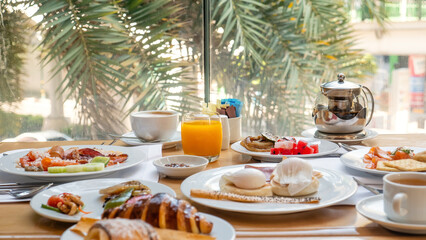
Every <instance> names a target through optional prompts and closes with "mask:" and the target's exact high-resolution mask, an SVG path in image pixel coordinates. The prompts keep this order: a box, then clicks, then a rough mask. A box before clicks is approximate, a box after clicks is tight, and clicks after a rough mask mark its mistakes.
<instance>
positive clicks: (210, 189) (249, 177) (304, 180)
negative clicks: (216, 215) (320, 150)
mask: <svg viewBox="0 0 426 240" xmlns="http://www.w3.org/2000/svg"><path fill="white" fill-rule="evenodd" d="M356 190H357V184H356V183H355V181H354V180H353V179H352V178H351V177H349V176H347V175H344V174H341V173H338V172H335V171H332V170H328V169H324V168H313V167H312V166H311V165H310V163H309V162H308V161H306V160H304V159H301V158H296V157H291V158H287V159H285V160H283V161H282V162H280V163H278V164H274V163H258V164H242V165H235V166H227V167H222V168H216V169H211V170H207V171H204V172H200V173H197V174H194V175H192V176H190V177H188V178H186V179H185V180H184V181H183V182H182V184H181V191H182V193H183V194H184V195H185V196H186V197H188V198H190V199H191V200H192V201H194V202H196V203H199V204H202V205H205V206H208V207H212V208H216V209H221V210H226V211H233V212H243V213H253V214H287V213H295V212H302V211H309V210H314V209H318V208H323V207H327V206H330V205H333V204H336V203H338V202H341V201H343V200H345V199H347V198H349V197H350V196H352V195H353V194H354V193H355V192H356Z"/></svg>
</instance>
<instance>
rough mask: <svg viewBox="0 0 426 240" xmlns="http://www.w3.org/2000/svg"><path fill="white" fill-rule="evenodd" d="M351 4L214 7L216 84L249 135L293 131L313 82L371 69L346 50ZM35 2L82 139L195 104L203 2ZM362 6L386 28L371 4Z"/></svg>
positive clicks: (310, 0) (46, 55) (226, 0)
mask: <svg viewBox="0 0 426 240" xmlns="http://www.w3.org/2000/svg"><path fill="white" fill-rule="evenodd" d="M348 2H351V1H334V0H300V1H299V0H297V1H296V0H285V1H282V0H263V1H258V0H211V4H212V5H211V6H212V11H213V12H212V16H213V20H214V21H213V22H212V24H213V27H212V29H213V31H212V49H213V51H212V62H213V64H212V71H211V72H212V78H213V81H214V82H215V83H217V85H218V86H219V88H224V89H225V92H226V94H227V95H228V96H230V97H236V98H239V99H242V100H243V102H244V104H245V105H244V106H245V113H244V116H245V118H244V119H245V126H246V129H256V130H258V129H262V128H268V129H270V130H273V131H277V132H281V133H287V134H295V133H298V132H300V131H301V130H302V128H303V127H305V126H306V125H308V124H309V122H310V121H309V117H308V116H309V115H310V108H311V105H312V102H313V96H314V95H315V93H316V91H317V90H318V85H319V83H321V82H323V81H328V80H333V79H334V76H335V75H336V73H337V72H345V73H346V74H347V76H348V77H349V78H351V77H352V78H363V77H365V76H366V74H368V73H369V72H371V71H370V67H371V66H372V61H371V59H368V58H365V57H364V56H363V55H362V54H361V53H360V52H359V51H357V50H354V49H352V47H353V42H354V37H353V36H352V31H351V27H350V21H349V20H350V19H349V15H348V6H349V5H348ZM31 3H32V4H34V5H36V6H38V8H39V9H38V11H37V13H36V14H35V15H39V16H43V20H42V21H41V22H40V23H39V25H38V30H40V31H41V32H42V35H43V41H42V43H41V45H40V47H41V49H43V58H42V60H43V63H44V64H47V63H50V62H54V63H55V66H56V67H55V69H54V71H55V72H54V74H61V73H63V76H62V82H61V86H60V88H59V89H58V91H60V93H61V94H63V95H64V96H65V97H66V98H74V99H76V100H77V105H76V106H78V110H79V112H80V114H81V119H82V120H81V124H82V125H85V126H93V128H92V129H91V130H90V129H88V130H87V131H86V133H85V134H91V135H92V136H94V135H96V134H95V133H99V132H117V133H120V132H122V131H123V128H124V126H123V125H122V124H119V123H120V122H121V121H120V120H122V119H123V118H124V117H125V116H126V114H127V113H129V112H130V111H132V110H135V109H158V108H172V109H175V110H178V111H182V112H184V111H188V110H192V109H194V108H197V107H198V106H199V103H200V98H199V97H198V86H197V85H198V84H199V82H198V81H197V79H198V75H199V72H200V66H199V64H200V59H201V52H202V47H203V44H202V41H201V39H202V38H201V36H202V28H201V26H202V24H201V22H202V21H201V19H202V11H201V10H202V5H201V1H193V0H148V1H141V0H90V1H89V0H32V1H31ZM363 4H364V5H365V6H367V9H368V10H369V11H370V12H371V14H370V15H371V16H373V17H376V19H377V20H378V21H379V22H380V23H383V20H384V17H383V15H382V14H381V13H380V11H379V6H378V5H376V1H374V0H363ZM0 45H1V43H0ZM0 80H1V79H0ZM18 82H19V81H18Z"/></svg>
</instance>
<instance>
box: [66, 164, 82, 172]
mask: <svg viewBox="0 0 426 240" xmlns="http://www.w3.org/2000/svg"><path fill="white" fill-rule="evenodd" d="M65 168H66V172H67V173H78V172H83V165H68V166H66V167H65Z"/></svg>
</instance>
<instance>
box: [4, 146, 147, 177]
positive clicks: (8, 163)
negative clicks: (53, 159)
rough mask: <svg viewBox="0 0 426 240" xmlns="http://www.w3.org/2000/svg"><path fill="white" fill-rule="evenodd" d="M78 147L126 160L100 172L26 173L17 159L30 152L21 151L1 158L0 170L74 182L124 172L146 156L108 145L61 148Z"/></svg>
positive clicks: (131, 149) (129, 149)
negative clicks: (115, 153) (120, 155)
mask: <svg viewBox="0 0 426 240" xmlns="http://www.w3.org/2000/svg"><path fill="white" fill-rule="evenodd" d="M72 147H78V148H97V149H102V150H107V151H118V152H122V153H126V154H127V155H128V158H127V160H126V161H125V162H123V163H121V164H117V165H114V166H109V167H106V168H105V169H104V170H102V171H97V172H78V173H48V172H47V171H43V172H26V171H25V170H24V169H23V168H20V167H17V166H18V165H17V162H18V161H19V158H21V157H23V156H24V155H26V154H27V153H28V152H29V151H30V150H26V151H21V152H17V153H13V154H9V155H7V156H4V157H2V158H1V161H0V170H1V171H4V172H7V173H10V174H13V175H20V176H26V177H31V178H35V179H42V180H46V181H51V182H64V181H75V180H81V179H88V178H95V177H99V176H104V175H107V174H111V173H114V172H116V171H119V170H124V169H127V168H130V167H133V166H135V165H137V164H139V163H141V162H143V161H145V160H146V159H147V157H146V154H145V153H144V152H142V151H141V150H138V149H133V148H129V147H119V146H109V145H72V146H63V148H64V149H65V150H66V149H68V148H72ZM48 149H50V148H40V150H42V151H46V150H48Z"/></svg>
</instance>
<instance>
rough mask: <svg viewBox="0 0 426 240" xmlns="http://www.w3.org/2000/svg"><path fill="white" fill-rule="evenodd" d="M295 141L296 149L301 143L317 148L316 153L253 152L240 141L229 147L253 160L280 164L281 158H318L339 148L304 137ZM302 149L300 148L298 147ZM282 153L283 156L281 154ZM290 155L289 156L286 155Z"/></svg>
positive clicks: (328, 142)
mask: <svg viewBox="0 0 426 240" xmlns="http://www.w3.org/2000/svg"><path fill="white" fill-rule="evenodd" d="M289 138H291V137H289ZM294 139H295V141H296V146H295V147H296V149H297V148H298V146H297V145H299V143H301V142H303V144H306V146H318V151H317V152H316V153H314V151H312V152H309V153H306V154H304V152H302V151H300V152H297V151H296V152H273V151H274V149H272V150H270V151H269V152H254V151H250V150H248V149H246V148H245V147H243V146H242V145H241V141H238V142H236V143H234V144H232V145H231V148H232V150H234V151H236V152H238V153H241V154H244V155H249V156H251V157H252V158H254V159H257V160H261V161H266V162H281V160H282V158H283V156H285V157H300V158H309V157H319V156H325V155H328V154H331V153H334V152H335V151H337V150H338V149H339V146H338V145H337V144H335V143H333V142H330V141H327V140H320V139H315V138H304V137H294ZM299 148H300V149H302V146H299ZM283 153H284V154H283ZM288 153H291V154H288Z"/></svg>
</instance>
